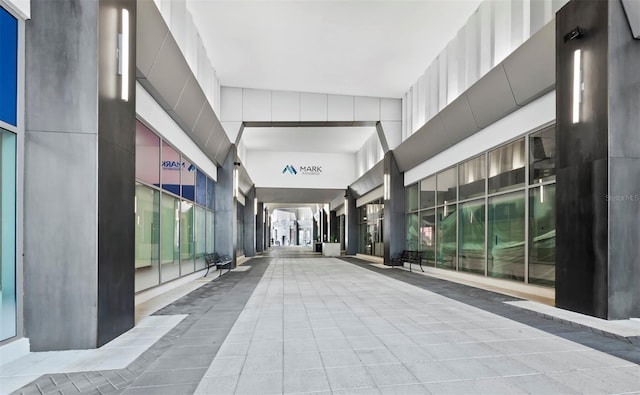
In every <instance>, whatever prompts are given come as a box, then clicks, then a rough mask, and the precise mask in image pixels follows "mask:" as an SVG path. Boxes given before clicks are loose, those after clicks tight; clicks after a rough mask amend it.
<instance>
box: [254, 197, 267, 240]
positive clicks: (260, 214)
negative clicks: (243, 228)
mask: <svg viewBox="0 0 640 395" xmlns="http://www.w3.org/2000/svg"><path fill="white" fill-rule="evenodd" d="M264 214H265V212H264V203H262V202H258V211H257V212H256V252H263V251H264V245H265V243H264V238H265V232H264V230H265V229H264V228H265V226H264V218H265V217H264Z"/></svg>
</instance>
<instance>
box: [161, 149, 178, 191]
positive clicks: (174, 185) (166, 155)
mask: <svg viewBox="0 0 640 395" xmlns="http://www.w3.org/2000/svg"><path fill="white" fill-rule="evenodd" d="M181 169H182V162H181V158H180V154H179V153H178V151H176V150H174V149H173V148H171V146H170V145H168V144H165V143H163V144H162V189H164V190H165V191H169V192H171V193H174V194H176V195H178V196H179V195H180V173H181Z"/></svg>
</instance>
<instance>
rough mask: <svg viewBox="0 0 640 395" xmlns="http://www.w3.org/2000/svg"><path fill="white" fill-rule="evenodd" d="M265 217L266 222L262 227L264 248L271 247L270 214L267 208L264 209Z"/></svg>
mask: <svg viewBox="0 0 640 395" xmlns="http://www.w3.org/2000/svg"><path fill="white" fill-rule="evenodd" d="M264 214H265V217H266V218H267V222H266V224H265V229H264V244H265V246H266V248H271V215H270V214H269V209H268V208H267V209H265V213H264Z"/></svg>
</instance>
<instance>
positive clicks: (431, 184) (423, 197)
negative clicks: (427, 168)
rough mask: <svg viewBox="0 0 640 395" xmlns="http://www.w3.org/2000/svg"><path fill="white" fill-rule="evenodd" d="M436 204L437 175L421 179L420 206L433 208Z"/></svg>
mask: <svg viewBox="0 0 640 395" xmlns="http://www.w3.org/2000/svg"><path fill="white" fill-rule="evenodd" d="M435 205H436V176H431V177H429V178H425V179H424V180H422V181H420V208H421V209H422V208H431V207H433V206H435Z"/></svg>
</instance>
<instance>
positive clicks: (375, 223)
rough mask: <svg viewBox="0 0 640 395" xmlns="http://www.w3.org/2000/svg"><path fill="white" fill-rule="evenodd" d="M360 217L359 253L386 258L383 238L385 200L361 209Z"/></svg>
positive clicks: (376, 201) (373, 202)
mask: <svg viewBox="0 0 640 395" xmlns="http://www.w3.org/2000/svg"><path fill="white" fill-rule="evenodd" d="M358 215H359V233H360V237H359V243H358V252H359V253H361V254H367V255H374V256H384V240H383V237H382V220H383V217H384V203H383V200H382V199H378V200H374V201H372V202H370V203H367V204H365V205H364V206H361V207H359V208H358Z"/></svg>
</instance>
